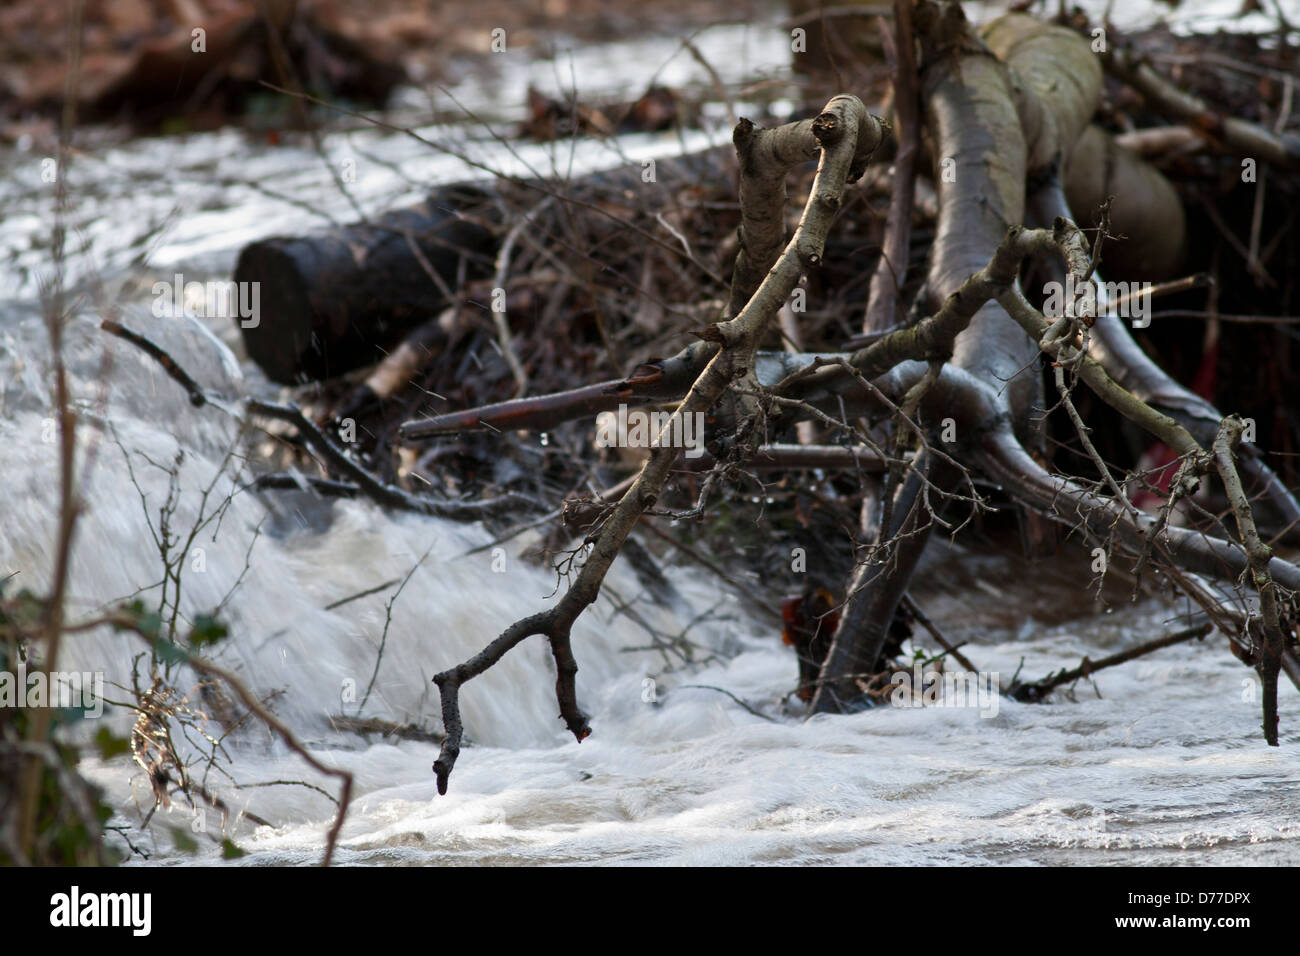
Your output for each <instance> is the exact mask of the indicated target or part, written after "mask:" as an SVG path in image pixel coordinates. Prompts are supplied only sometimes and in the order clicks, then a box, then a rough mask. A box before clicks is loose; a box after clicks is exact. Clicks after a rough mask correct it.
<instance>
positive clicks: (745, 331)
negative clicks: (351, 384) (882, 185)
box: [434, 96, 879, 793]
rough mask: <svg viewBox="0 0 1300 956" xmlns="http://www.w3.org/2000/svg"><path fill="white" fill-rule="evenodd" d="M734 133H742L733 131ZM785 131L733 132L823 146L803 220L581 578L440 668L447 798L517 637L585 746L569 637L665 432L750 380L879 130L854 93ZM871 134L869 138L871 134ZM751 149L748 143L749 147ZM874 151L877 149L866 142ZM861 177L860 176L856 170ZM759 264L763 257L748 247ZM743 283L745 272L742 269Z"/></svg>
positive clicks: (649, 494)
mask: <svg viewBox="0 0 1300 956" xmlns="http://www.w3.org/2000/svg"><path fill="white" fill-rule="evenodd" d="M738 129H739V128H738ZM781 129H783V130H786V132H784V133H778V134H777V135H775V136H770V137H769V136H761V135H759V134H758V133H757V132H755V131H753V130H752V129H750V130H747V131H743V132H738V134H737V137H736V138H737V145H738V149H740V150H741V151H742V152H745V151H747V152H748V153H749V157H748V160H744V159H742V162H750V163H753V164H756V165H755V166H754V167H753V168H755V169H764V170H765V169H767V168H768V167H769V166H770V165H772V164H780V163H781V162H784V160H783V159H782V158H781V157H782V156H789V155H790V153H793V155H796V156H797V155H800V154H802V155H804V156H805V157H806V156H807V154H808V153H809V148H808V144H809V142H812V143H813V144H815V145H816V146H817V147H818V148H820V150H821V159H820V161H819V163H818V167H817V174H816V177H815V179H814V180H813V186H812V192H811V193H810V195H809V197H808V203H807V206H806V207H805V209H804V214H803V217H802V218H801V219H800V222H799V226H798V228H797V229H796V230H795V233H794V236H793V237H792V238H791V239H790V242H789V243H788V244H787V245H786V247H785V250H784V252H782V253H781V255H780V256H779V258H777V260H776V262H775V264H774V265H773V266H772V267H771V268H770V270H764V271H765V273H766V274H765V276H764V277H763V278H762V282H761V284H760V285H759V286H758V287H757V289H756V290H755V291H754V293H753V294H752V296H751V297H750V298H749V299H748V301H747V302H746V304H745V305H744V307H743V308H742V309H741V310H740V311H739V314H737V315H736V316H735V317H734V318H731V319H728V320H726V321H722V322H718V323H715V324H714V325H711V326H709V328H708V329H706V330H705V331H704V333H703V334H702V337H703V338H704V339H705V341H706V342H712V343H714V344H715V345H716V346H717V352H716V354H714V355H713V357H712V358H711V359H710V360H709V363H708V365H707V366H706V367H705V368H704V370H703V371H702V372H701V373H700V374H699V377H698V378H697V379H696V380H695V382H694V384H693V385H692V386H691V387H690V390H689V392H688V393H687V395H686V397H685V398H684V399H683V400H682V402H681V403H680V404H679V405H678V407H677V410H676V411H675V412H674V413H673V415H672V417H671V418H670V419H669V421H668V423H667V424H666V425H665V426H664V428H663V431H662V433H661V435H660V440H659V441H656V442H655V444H654V446H653V447H652V448H651V449H650V457H649V459H648V460H647V461H646V463H645V465H644V466H643V467H642V469H641V473H640V474H639V475H638V476H637V478H636V480H635V481H634V482H633V483H632V487H631V488H630V489H628V491H627V493H626V494H624V495H623V497H622V498H621V499H620V500H619V502H618V504H617V505H616V506H615V507H614V509H613V511H612V512H611V513H610V514H609V516H608V517H607V518H606V519H605V522H604V523H603V525H602V527H601V529H600V531H599V532H598V534H597V535H596V536H595V539H594V541H592V542H591V549H590V551H589V552H588V553H587V555H586V560H585V562H584V563H583V565H582V568H581V570H580V571H579V572H578V575H577V578H576V579H575V580H574V581H573V583H572V584H571V585H570V586H569V588H568V590H567V591H566V592H565V593H564V595H563V596H562V597H561V598H560V601H559V603H558V604H557V605H556V606H555V607H554V608H552V609H551V610H549V611H545V612H542V613H540V614H535V615H533V616H531V617H528V618H524V619H523V620H521V621H517V622H516V623H515V624H513V625H511V626H510V627H509V628H507V629H506V631H505V632H504V633H502V635H501V636H500V637H498V638H497V639H496V640H495V641H493V642H492V643H491V644H489V645H488V646H487V647H486V648H484V650H483V651H481V652H480V653H479V654H477V655H475V656H474V657H473V658H471V659H470V660H469V661H467V662H465V663H464V664H460V665H458V666H457V667H454V668H452V669H451V670H448V671H443V672H442V673H440V674H438V675H437V676H436V677H435V678H434V682H435V683H436V684H437V685H438V689H439V691H440V693H441V696H442V713H443V722H444V727H445V729H446V733H447V739H446V740H445V741H443V745H442V752H441V754H440V755H439V757H438V760H437V762H436V763H435V764H434V773H435V774H436V776H437V781H438V791H439V793H445V792H446V789H447V779H448V776H449V775H450V773H451V770H452V768H453V767H454V765H455V762H456V757H457V755H458V754H459V752H460V741H461V737H462V733H463V728H462V725H461V719H460V706H459V691H460V687H461V685H462V684H463V683H464V682H465V681H467V680H470V679H472V678H473V677H476V676H478V675H479V674H481V673H482V672H483V671H484V670H486V669H487V668H489V667H491V666H492V665H493V664H495V663H496V662H497V661H498V660H500V659H501V657H502V656H503V655H504V654H505V653H506V652H508V651H509V650H510V649H511V648H513V647H514V646H515V645H516V644H518V643H519V642H520V641H522V640H524V639H525V638H527V637H530V636H532V635H535V634H540V635H544V636H546V637H547V639H548V640H549V642H550V644H551V650H552V654H553V655H554V657H555V664H556V673H557V678H556V698H557V700H558V701H559V704H560V716H561V718H562V719H563V720H564V722H565V724H566V726H567V727H568V729H569V731H570V732H571V733H572V734H573V735H574V737H575V738H576V739H577V740H579V741H581V740H583V739H584V738H585V737H586V736H587V735H588V734H590V733H591V729H590V727H589V726H588V725H587V719H586V716H585V715H584V714H583V713H582V711H581V710H580V709H579V707H578V705H577V700H576V692H575V687H574V675H575V674H576V672H577V663H576V661H575V660H574V657H573V651H572V646H571V644H570V631H571V628H572V626H573V622H574V621H575V620H576V619H577V617H578V615H579V614H581V613H582V611H583V610H584V609H585V608H586V607H587V606H588V605H589V604H592V603H593V602H594V601H595V600H596V598H597V596H598V595H599V592H600V585H601V582H602V581H603V580H604V577H605V573H606V572H607V571H608V569H609V566H610V565H611V564H612V563H613V561H614V558H615V557H616V556H617V555H618V552H619V549H620V548H621V546H622V544H623V541H624V540H625V539H626V538H627V535H628V534H629V533H630V532H631V530H632V528H633V526H634V525H635V524H636V523H637V521H638V520H639V518H640V516H641V514H642V513H643V512H645V511H646V510H648V509H649V508H650V507H651V506H652V505H653V504H654V503H655V501H657V500H658V498H659V496H660V494H661V493H662V491H663V488H664V485H665V484H666V483H667V480H668V477H669V474H670V472H671V470H672V467H673V465H674V463H675V462H676V460H677V458H678V455H679V454H680V449H677V448H672V447H668V446H667V445H664V444H661V443H660V441H662V440H663V437H664V436H665V435H671V434H674V433H675V431H674V430H675V429H677V428H679V427H680V423H681V421H682V419H683V417H684V416H686V415H702V414H704V413H707V412H708V411H709V409H711V408H712V407H713V406H714V405H715V404H717V402H718V401H719V400H720V399H721V398H722V396H723V393H724V392H725V391H726V390H727V388H728V386H730V385H731V384H732V382H734V381H736V380H737V379H744V378H749V379H750V380H751V381H753V366H754V358H755V353H756V352H757V350H758V344H759V341H760V340H761V338H762V336H763V334H764V333H765V332H766V330H767V329H768V327H769V326H770V325H771V323H772V322H773V320H774V319H775V317H776V314H777V311H778V310H779V309H780V307H781V304H782V303H783V302H784V301H785V300H786V298H787V297H788V296H789V295H790V293H791V292H792V291H793V289H794V287H795V284H796V283H797V282H798V281H799V278H800V276H801V275H802V274H803V273H804V272H805V271H806V270H807V269H809V268H812V267H814V266H815V265H816V264H817V263H818V262H820V261H821V256H822V252H823V250H824V248H825V242H826V235H827V233H828V232H829V230H830V227H831V224H832V222H833V220H834V217H835V214H836V212H838V210H839V207H840V202H841V196H842V193H843V190H844V186H845V183H846V182H847V181H848V179H849V177H850V176H851V175H852V174H853V172H854V169H855V167H856V164H858V163H860V162H861V161H862V159H861V157H860V156H859V150H860V145H861V138H862V137H866V138H869V139H870V138H874V139H876V141H878V136H879V125H878V123H876V121H875V120H874V119H872V118H871V117H870V116H869V115H868V114H867V112H866V109H865V107H863V105H862V102H861V100H859V99H857V97H853V96H837V97H835V98H834V99H832V100H831V101H830V102H828V103H827V104H826V108H825V109H824V110H823V111H822V113H821V114H820V115H818V117H817V118H816V119H815V120H813V121H811V122H810V123H796V124H788V125H787V126H786V127H782V128H781ZM873 132H874V133H875V136H874V137H872V133H873ZM747 144H748V145H747ZM872 145H873V148H874V143H873V144H872ZM859 172H860V170H859ZM764 226H766V227H767V228H768V230H769V231H768V232H767V233H765V234H764V235H765V241H766V239H767V238H770V228H771V223H770V222H769V223H765V224H762V225H760V226H759V228H760V229H763V228H764ZM750 255H751V256H754V257H755V258H754V259H753V260H752V261H757V256H758V255H759V253H757V252H753V251H752V250H751V253H750ZM738 272H739V274H740V279H739V281H740V282H741V283H742V284H743V283H744V282H745V281H746V280H745V275H746V274H747V273H746V270H745V269H738Z"/></svg>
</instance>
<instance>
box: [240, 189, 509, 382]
mask: <svg viewBox="0 0 1300 956" xmlns="http://www.w3.org/2000/svg"><path fill="white" fill-rule="evenodd" d="M488 198H489V197H488V195H487V193H485V192H484V191H482V190H481V189H478V188H476V187H474V186H464V185H458V186H453V187H447V188H445V189H440V190H438V191H437V192H436V193H434V194H432V195H430V196H429V198H428V199H427V200H425V201H424V202H423V203H421V204H419V205H417V206H412V207H410V208H407V209H400V210H395V211H393V212H389V213H385V214H384V215H383V216H381V217H379V218H378V219H375V220H373V221H371V222H369V223H357V224H355V225H351V226H347V227H345V228H343V229H338V230H332V231H330V232H327V233H323V234H320V235H314V236H302V237H274V238H270V239H263V240H261V241H259V242H255V243H253V244H252V245H249V246H246V247H245V248H244V250H243V251H242V252H241V253H240V254H239V261H238V262H237V263H236V264H235V276H234V278H235V281H236V282H256V283H259V284H260V285H259V296H260V298H259V301H260V305H261V317H260V321H258V322H257V323H256V324H255V325H254V324H253V323H248V322H245V321H241V322H240V329H241V332H242V333H243V338H244V347H245V348H246V349H247V350H248V356H249V358H251V359H252V360H253V361H254V362H256V363H257V364H258V365H259V366H260V367H261V368H262V370H263V371H264V372H266V374H267V376H268V377H269V378H271V379H272V380H274V381H276V382H282V383H284V384H298V383H302V382H305V381H309V380H313V379H323V378H331V377H333V376H337V375H340V374H342V373H344V372H348V371H351V370H352V369H355V368H360V367H362V366H365V365H370V364H373V363H374V362H376V361H378V360H379V359H381V358H382V357H383V355H384V354H385V352H386V351H387V350H388V349H390V348H391V347H392V346H394V345H396V344H397V343H398V342H400V341H401V340H402V339H403V338H404V337H405V336H406V335H407V334H408V333H409V332H411V331H412V330H413V329H414V328H416V327H417V326H419V325H420V324H422V323H424V322H426V321H428V320H430V319H431V318H433V317H435V316H437V315H438V313H439V311H440V310H441V309H442V308H443V307H445V306H446V305H447V304H448V296H447V292H448V291H449V290H450V289H453V288H455V287H456V285H457V278H458V275H459V274H460V272H461V269H462V263H463V264H464V268H465V270H466V273H467V274H468V275H470V276H474V277H478V276H483V275H486V274H487V273H488V271H489V269H490V267H491V262H492V252H493V249H494V247H495V243H496V239H495V235H494V233H495V230H494V229H493V228H492V222H491V220H490V218H489V217H490V216H491V215H493V213H492V208H491V206H489V205H488V203H487V200H488ZM470 213H472V214H473V215H470ZM416 250H418V254H417V251H416ZM421 260H423V262H422V261H421ZM430 272H432V273H433V275H430Z"/></svg>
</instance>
